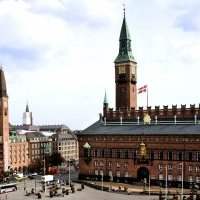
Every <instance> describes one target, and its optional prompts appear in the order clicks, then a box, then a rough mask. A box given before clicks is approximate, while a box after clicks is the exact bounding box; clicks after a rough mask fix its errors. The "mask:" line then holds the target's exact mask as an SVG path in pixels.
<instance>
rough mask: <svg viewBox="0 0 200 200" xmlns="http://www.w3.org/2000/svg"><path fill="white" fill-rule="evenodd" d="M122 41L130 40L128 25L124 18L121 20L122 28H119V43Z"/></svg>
mask: <svg viewBox="0 0 200 200" xmlns="http://www.w3.org/2000/svg"><path fill="white" fill-rule="evenodd" d="M123 39H125V40H126V39H129V40H131V36H130V33H129V30H128V25H127V23H126V17H125V16H124V19H123V23H122V28H121V32H120V37H119V40H120V41H121V40H123Z"/></svg>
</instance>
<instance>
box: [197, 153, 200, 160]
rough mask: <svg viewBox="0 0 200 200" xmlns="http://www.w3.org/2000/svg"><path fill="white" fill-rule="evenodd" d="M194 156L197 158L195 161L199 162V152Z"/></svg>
mask: <svg viewBox="0 0 200 200" xmlns="http://www.w3.org/2000/svg"><path fill="white" fill-rule="evenodd" d="M196 156H197V157H196V158H197V159H196V160H197V161H200V152H197V153H196Z"/></svg>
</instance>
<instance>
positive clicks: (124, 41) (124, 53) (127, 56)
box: [115, 15, 135, 63]
mask: <svg viewBox="0 0 200 200" xmlns="http://www.w3.org/2000/svg"><path fill="white" fill-rule="evenodd" d="M126 61H134V62H135V59H134V57H133V54H132V49H131V36H130V33H129V30H128V25H127V23H126V17H125V15H124V19H123V23H122V27H121V32H120V37H119V54H118V56H117V58H116V59H115V63H121V62H126Z"/></svg>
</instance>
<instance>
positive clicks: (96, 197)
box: [0, 180, 158, 200]
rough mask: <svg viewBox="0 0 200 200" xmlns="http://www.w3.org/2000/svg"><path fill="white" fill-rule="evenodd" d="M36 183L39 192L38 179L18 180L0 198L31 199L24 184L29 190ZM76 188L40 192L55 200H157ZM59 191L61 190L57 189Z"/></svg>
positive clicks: (0, 199) (5, 199) (32, 197)
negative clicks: (63, 192)
mask: <svg viewBox="0 0 200 200" xmlns="http://www.w3.org/2000/svg"><path fill="white" fill-rule="evenodd" d="M35 183H36V192H39V191H40V190H41V185H40V183H39V182H38V180H37V181H36V182H35V180H27V181H26V182H20V183H18V190H17V191H15V192H10V193H7V194H1V195H0V200H28V199H30V200H32V199H37V196H35V195H30V196H25V191H24V186H26V190H27V191H28V192H30V191H31V189H32V188H35ZM77 188H80V185H79V184H75V189H76V192H75V193H73V194H72V193H69V195H65V196H64V197H61V196H60V197H54V198H50V197H49V192H48V191H47V192H46V196H44V193H42V199H46V200H47V199H49V200H50V199H52V200H53V199H56V200H64V199H68V200H130V199H131V200H158V197H155V196H154V197H153V196H150V197H149V196H140V195H124V194H117V193H109V192H103V191H99V190H95V189H92V188H89V187H85V189H84V190H82V191H77ZM59 193H61V191H59Z"/></svg>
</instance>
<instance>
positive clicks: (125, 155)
mask: <svg viewBox="0 0 200 200" xmlns="http://www.w3.org/2000/svg"><path fill="white" fill-rule="evenodd" d="M124 158H125V159H128V150H125V152H124Z"/></svg>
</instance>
